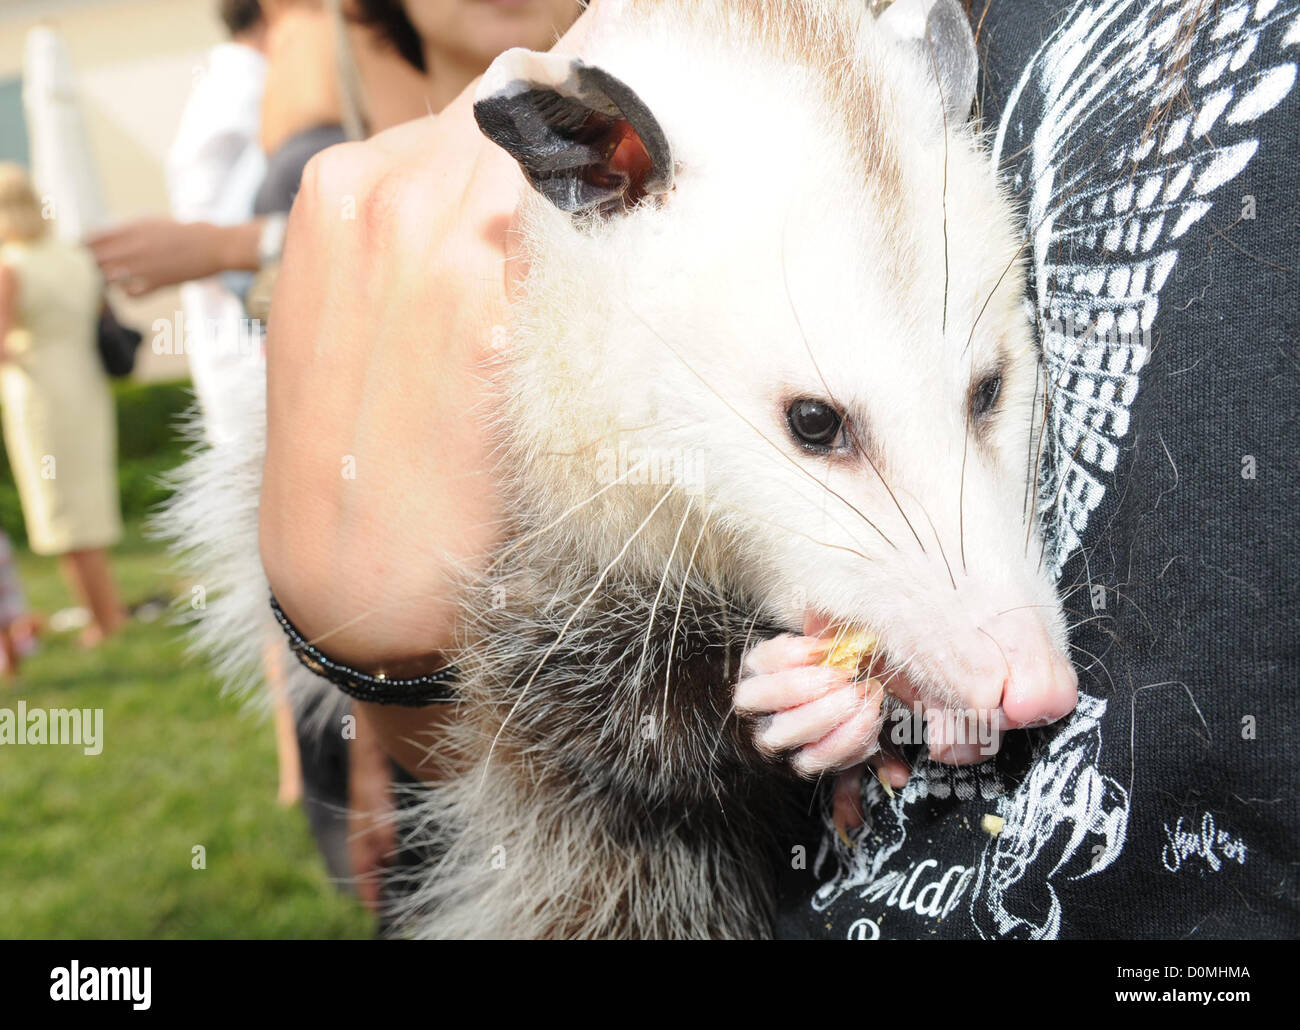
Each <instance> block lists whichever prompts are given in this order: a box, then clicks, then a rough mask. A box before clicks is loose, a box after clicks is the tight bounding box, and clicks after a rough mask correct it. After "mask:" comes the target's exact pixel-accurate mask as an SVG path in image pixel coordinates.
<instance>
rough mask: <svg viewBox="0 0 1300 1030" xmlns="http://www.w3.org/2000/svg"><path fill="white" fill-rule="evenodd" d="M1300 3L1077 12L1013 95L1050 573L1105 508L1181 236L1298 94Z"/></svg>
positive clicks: (1117, 6) (1007, 124)
mask: <svg viewBox="0 0 1300 1030" xmlns="http://www.w3.org/2000/svg"><path fill="white" fill-rule="evenodd" d="M1298 45H1300V2H1298V0H1243V2H1236V3H1233V2H1224V0H1095V2H1084V3H1080V4H1078V5H1076V6H1075V7H1074V9H1073V10H1071V11H1070V13H1069V14H1067V15H1066V17H1065V18H1064V20H1063V22H1062V25H1061V28H1059V29H1058V30H1057V31H1056V32H1055V33H1054V34H1053V35H1052V36H1051V37H1049V38H1048V40H1047V41H1046V42H1045V43H1044V45H1043V47H1042V48H1041V49H1040V50H1039V52H1038V54H1037V55H1036V56H1035V58H1034V59H1033V60H1032V61H1031V62H1030V63H1029V65H1028V67H1027V68H1026V69H1025V71H1024V74H1023V75H1022V76H1021V78H1020V81H1019V82H1018V83H1017V85H1016V87H1015V89H1014V90H1013V92H1012V94H1011V96H1010V97H1009V98H1008V103H1007V108H1006V111H1005V113H1004V114H1003V117H1002V121H1001V124H1000V125H999V128H998V133H997V138H996V143H995V145H994V160H995V161H997V162H998V163H999V164H1000V165H1001V164H1004V165H1006V166H1008V168H1010V169H1011V170H1012V171H1013V178H1012V183H1013V187H1014V190H1015V191H1016V193H1017V195H1018V196H1020V197H1021V199H1022V202H1023V203H1025V204H1026V227H1027V228H1026V231H1027V232H1028V233H1029V235H1030V252H1031V254H1032V274H1033V277H1034V286H1035V289H1036V302H1035V306H1036V311H1035V312H1034V315H1035V317H1036V319H1037V321H1038V324H1039V332H1040V335H1041V338H1042V342H1043V352H1044V368H1045V389H1044V393H1046V394H1047V395H1048V397H1047V411H1048V432H1047V433H1046V434H1045V435H1046V441H1045V443H1044V446H1043V451H1044V454H1043V458H1042V468H1041V470H1040V476H1039V497H1038V503H1039V510H1040V513H1041V515H1042V517H1043V522H1044V529H1045V531H1046V534H1047V551H1046V556H1045V563H1046V566H1047V568H1049V569H1050V570H1051V571H1052V573H1053V574H1054V575H1057V576H1059V575H1060V572H1061V568H1062V566H1063V565H1064V564H1065V561H1066V559H1068V558H1069V557H1070V555H1071V554H1072V553H1073V552H1074V551H1075V550H1076V549H1078V548H1079V546H1080V538H1081V535H1082V533H1083V531H1084V528H1085V527H1086V525H1087V523H1088V519H1089V516H1090V515H1091V514H1092V512H1093V511H1094V510H1096V508H1097V506H1098V505H1099V504H1100V503H1101V499H1102V497H1103V495H1104V494H1105V490H1106V486H1107V484H1108V482H1109V480H1110V478H1111V476H1112V474H1113V473H1114V471H1115V467H1116V464H1117V461H1118V458H1119V447H1118V443H1119V441H1120V440H1121V439H1122V438H1123V437H1124V436H1125V434H1126V433H1127V432H1128V429H1129V409H1130V406H1131V405H1132V403H1133V400H1134V398H1135V397H1136V396H1137V392H1138V379H1139V376H1140V374H1141V371H1142V368H1143V366H1144V365H1145V364H1146V362H1147V359H1148V358H1149V356H1150V349H1151V339H1152V338H1151V329H1152V326H1153V324H1154V323H1155V319H1156V314H1157V312H1158V311H1159V303H1160V291H1161V289H1162V288H1163V287H1164V285H1165V283H1166V282H1167V281H1168V279H1169V275H1170V273H1171V272H1172V271H1173V268H1174V265H1175V263H1176V262H1177V260H1178V252H1179V246H1180V241H1183V245H1185V244H1186V241H1185V240H1184V237H1185V236H1186V234H1187V232H1188V230H1189V229H1191V228H1192V226H1194V225H1195V224H1196V223H1197V222H1198V221H1200V220H1201V219H1202V218H1204V217H1205V215H1206V214H1207V213H1208V212H1209V211H1210V209H1211V207H1212V205H1213V204H1214V203H1215V201H1216V199H1217V200H1220V202H1224V203H1229V204H1230V205H1231V206H1232V207H1233V208H1234V209H1235V208H1237V207H1238V206H1239V205H1240V204H1241V198H1239V197H1234V196H1230V195H1229V196H1224V195H1223V193H1222V190H1221V188H1222V187H1223V186H1224V185H1225V184H1227V183H1229V182H1231V181H1232V180H1233V179H1234V178H1236V177H1237V176H1238V175H1240V174H1241V172H1242V170H1243V169H1245V167H1246V166H1247V165H1248V164H1249V163H1250V160H1251V158H1252V157H1254V156H1255V152H1256V151H1257V150H1258V149H1259V146H1260V143H1259V139H1258V138H1257V136H1255V135H1254V123H1255V122H1256V120H1257V119H1259V118H1260V116H1261V115H1264V114H1265V113H1267V112H1268V111H1270V110H1272V109H1273V108H1274V107H1276V106H1277V105H1278V104H1279V103H1280V102H1281V101H1282V100H1283V99H1284V98H1285V97H1286V96H1287V94H1288V93H1290V91H1291V89H1292V86H1293V85H1294V84H1295V80H1296V64H1295V51H1296V48H1297V46H1298Z"/></svg>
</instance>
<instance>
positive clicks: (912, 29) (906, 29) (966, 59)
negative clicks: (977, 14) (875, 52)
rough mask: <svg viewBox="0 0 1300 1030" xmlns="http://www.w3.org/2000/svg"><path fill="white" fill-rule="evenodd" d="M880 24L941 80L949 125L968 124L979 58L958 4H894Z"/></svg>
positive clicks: (906, 0) (910, 0)
mask: <svg viewBox="0 0 1300 1030" xmlns="http://www.w3.org/2000/svg"><path fill="white" fill-rule="evenodd" d="M878 24H879V25H880V26H881V27H882V28H884V29H887V30H888V31H889V32H891V33H892V34H893V35H895V36H897V37H898V38H899V39H900V40H901V41H902V42H904V43H906V44H907V45H908V46H909V47H912V48H915V49H916V50H917V53H918V56H919V57H920V59H921V60H922V61H923V62H924V63H925V65H926V67H927V68H930V69H932V71H933V73H934V74H936V75H937V76H938V80H939V91H940V93H942V95H943V107H944V112H945V114H946V115H947V117H948V121H949V122H954V123H958V124H960V123H961V122H964V121H966V119H967V118H968V117H970V107H971V103H972V102H973V101H974V99H975V81H976V76H977V74H978V72H979V55H978V54H977V53H976V52H975V36H974V35H973V34H972V33H971V30H970V19H968V18H967V17H966V12H965V11H964V10H962V6H961V4H959V3H958V2H957V0H894V3H892V4H890V5H889V7H888V8H886V9H885V11H884V13H883V14H881V15H880V17H879V19H878Z"/></svg>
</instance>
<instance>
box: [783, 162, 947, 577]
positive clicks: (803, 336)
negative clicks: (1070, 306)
mask: <svg viewBox="0 0 1300 1030" xmlns="http://www.w3.org/2000/svg"><path fill="white" fill-rule="evenodd" d="M944 139H945V144H944V145H945V153H946V147H947V142H946V141H947V136H945V137H944ZM944 218H945V223H944V226H945V227H944V238H945V240H946V239H947V222H946V219H947V215H945V216H944ZM789 222H790V212H789V210H788V209H787V211H786V220H785V222H783V223H782V225H781V282H782V284H783V285H784V287H785V299H786V303H787V304H789V305H790V314H791V315H793V316H794V324H795V326H796V327H797V328H798V330H799V339H800V340H802V341H803V346H804V350H806V351H807V352H808V360H809V361H811V362H812V367H813V369H814V370H815V371H816V373H817V378H818V379H820V380H821V381H822V389H824V390H825V391H826V397H827V399H828V400H830V401H831V402H832V403H833V404H834V405H835V406H836V407H837V408H838V409H840V410H841V411H844V410H845V405H843V404H841V403H840V402H839V401H838V400H837V399H836V397H835V391H833V390H832V389H831V385H830V383H828V382H827V381H826V376H824V375H823V374H822V370H821V366H820V365H819V364H818V363H817V358H816V357H815V356H814V354H813V349H812V341H811V340H809V339H808V334H807V332H805V331H804V327H803V319H801V318H800V317H799V309H798V308H797V307H796V306H795V303H794V295H793V294H792V293H791V292H790V266H789V263H788V262H787V261H786V250H785V234H786V229H787V228H788V226H789ZM944 260H945V267H946V261H947V256H946V254H945V258H944ZM947 317H948V315H947V286H946V284H945V287H944V320H945V322H946V321H947ZM844 429H845V431H846V432H847V433H848V435H849V439H850V440H851V441H852V443H853V448H854V450H856V451H857V452H858V453H859V454H860V455H862V457H864V458H866V460H867V464H868V465H870V466H871V471H872V472H874V473H875V474H876V478H877V479H879V480H880V483H881V485H882V486H884V488H885V490H886V492H887V493H888V494H889V499H890V500H891V501H893V502H894V507H895V508H897V509H898V514H900V515H902V516H903V521H904V522H905V523H907V528H908V529H909V530H911V532H912V537H913V538H914V539H915V540H916V545H917V546H918V547H919V548H921V553H922V554H925V553H926V551H925V544H923V543H921V538H920V536H918V535H917V532H916V527H915V526H913V525H912V520H911V519H909V518H908V517H907V512H905V511H904V510H903V506H902V505H901V504H899V503H898V498H897V497H895V496H894V489H893V487H891V486H890V485H889V481H888V480H887V479H886V478H885V476H884V473H882V472H881V471H880V468H879V466H877V465H876V461H875V459H874V458H873V457H872V456H871V452H870V450H868V448H867V447H865V446H864V445H863V442H862V439H861V438H860V437H859V436H858V433H857V430H856V429H854V427H853V421H852V420H851V419H848V418H846V419H845V420H844ZM822 487H823V488H824V489H828V490H829V489H830V488H829V487H828V486H826V484H824V483H823V484H822ZM940 546H942V545H940Z"/></svg>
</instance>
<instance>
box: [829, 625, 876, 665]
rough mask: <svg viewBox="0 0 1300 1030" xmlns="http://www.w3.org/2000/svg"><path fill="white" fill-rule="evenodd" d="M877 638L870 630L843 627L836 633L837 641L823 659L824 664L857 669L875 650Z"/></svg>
mask: <svg viewBox="0 0 1300 1030" xmlns="http://www.w3.org/2000/svg"><path fill="white" fill-rule="evenodd" d="M877 640H878V638H877V637H876V634H874V633H872V632H871V631H870V630H864V629H856V630H855V629H848V628H847V627H846V628H843V629H841V630H840V631H839V632H838V633H837V634H836V637H835V642H834V643H833V644H832V645H831V646H830V648H829V649H828V650H827V652H826V657H825V658H823V659H822V665H829V666H831V667H832V668H836V669H844V670H846V671H850V670H856V669H858V668H859V667H860V666H861V665H862V660H863V659H864V658H866V657H868V656H869V655H870V654H871V653H872V652H873V651H875V649H876V643H877Z"/></svg>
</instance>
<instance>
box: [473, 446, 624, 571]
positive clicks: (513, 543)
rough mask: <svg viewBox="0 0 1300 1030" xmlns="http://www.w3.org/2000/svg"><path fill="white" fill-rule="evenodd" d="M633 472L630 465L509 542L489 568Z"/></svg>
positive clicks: (549, 529)
mask: <svg viewBox="0 0 1300 1030" xmlns="http://www.w3.org/2000/svg"><path fill="white" fill-rule="evenodd" d="M631 474H632V469H631V467H629V468H628V469H627V471H625V472H624V473H623V474H622V475H620V476H618V477H616V478H615V479H612V480H610V481H609V482H608V483H606V484H605V485H604V486H602V487H601V488H600V489H599V490H597V491H596V492H595V493H593V494H592V495H591V496H590V497H587V498H584V499H583V500H581V501H579V502H578V503H577V504H573V505H570V506H569V507H568V508H567V509H566V510H564V511H562V512H561V513H560V514H559V515H557V516H556V517H555V518H554V519H552V520H551V521H550V522H548V523H547V524H546V525H544V526H542V527H540V528H538V529H534V530H531V531H530V532H528V533H525V534H523V535H522V536H520V537H519V538H517V539H516V540H513V541H511V542H510V544H509V545H508V546H507V547H505V548H503V549H502V551H501V553H500V554H498V555H497V556H496V557H495V558H493V559H492V561H491V562H490V563H489V564H488V569H489V570H490V569H493V568H495V567H496V566H497V565H498V564H499V563H500V562H501V561H502V560H504V559H505V558H508V557H509V556H510V555H511V554H513V553H514V552H515V551H517V550H518V549H519V548H520V547H522V546H523V545H524V544H526V543H528V541H530V540H532V539H534V538H535V537H538V536H541V535H542V534H543V533H549V532H550V531H551V530H552V529H554V528H555V527H556V526H558V525H559V524H560V523H561V522H563V521H564V520H565V519H567V518H569V516H571V515H574V514H576V513H577V512H579V511H581V510H582V509H583V508H585V507H586V506H587V505H589V504H590V503H591V502H592V501H594V500H595V499H596V498H598V497H599V496H600V495H601V494H603V493H605V492H606V491H607V490H612V489H613V488H614V487H616V486H618V485H619V484H620V483H621V482H622V481H623V480H624V479H626V478H627V477H628V476H630V475H631Z"/></svg>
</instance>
